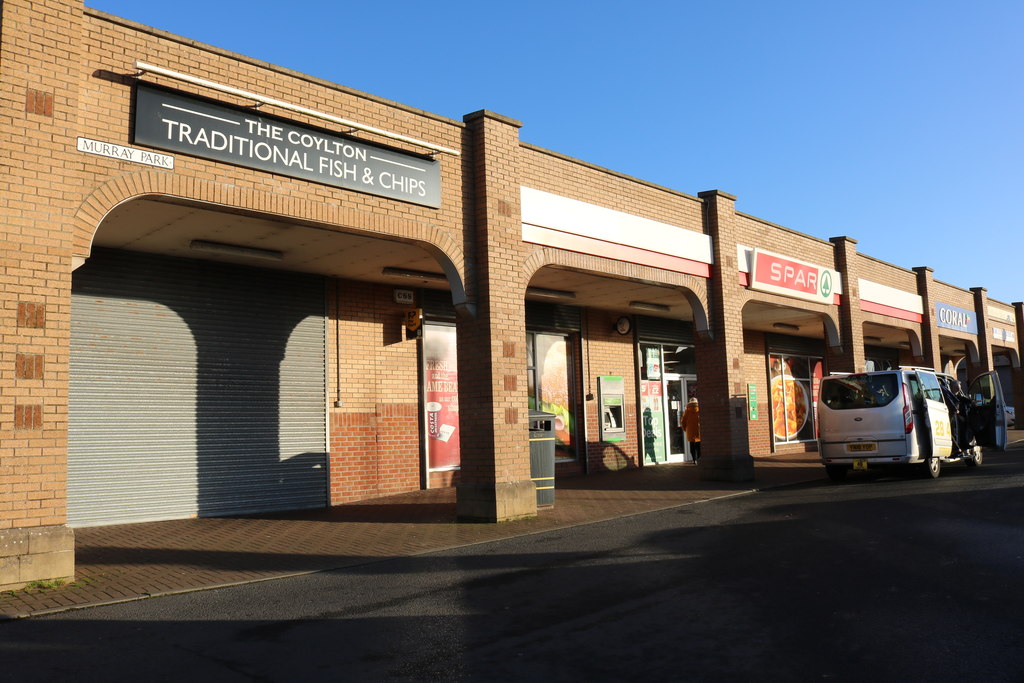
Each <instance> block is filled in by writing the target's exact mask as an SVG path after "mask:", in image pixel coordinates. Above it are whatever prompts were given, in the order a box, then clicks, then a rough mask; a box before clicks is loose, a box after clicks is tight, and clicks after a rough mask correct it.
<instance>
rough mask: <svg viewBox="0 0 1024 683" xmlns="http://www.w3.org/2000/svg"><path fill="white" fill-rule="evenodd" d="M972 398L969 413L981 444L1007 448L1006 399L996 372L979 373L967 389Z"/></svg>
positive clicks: (976, 437) (1002, 449) (972, 426)
mask: <svg viewBox="0 0 1024 683" xmlns="http://www.w3.org/2000/svg"><path fill="white" fill-rule="evenodd" d="M967 395H968V396H969V397H970V399H971V409H970V414H969V415H968V420H969V421H970V425H971V431H973V432H974V438H975V440H977V442H978V445H979V446H989V447H990V448H995V449H997V450H1000V451H1005V450H1006V401H1005V400H1004V399H1003V388H1002V386H1000V384H999V378H998V377H997V376H996V373H994V372H986V373H985V374H983V375H978V376H977V377H975V378H974V381H973V382H971V388H970V389H969V390H968V391H967Z"/></svg>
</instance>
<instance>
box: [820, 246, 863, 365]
mask: <svg viewBox="0 0 1024 683" xmlns="http://www.w3.org/2000/svg"><path fill="white" fill-rule="evenodd" d="M829 241H830V242H832V245H833V248H834V250H835V262H836V270H838V271H839V273H840V274H841V275H842V276H843V291H842V295H843V301H842V304H841V305H840V306H839V337H840V339H842V342H843V347H842V349H841V350H840V351H839V352H838V353H833V354H832V355H831V356H830V357H829V370H831V371H834V372H863V371H864V367H865V360H864V314H863V313H862V312H861V310H860V269H859V268H858V267H857V240H855V239H852V238H850V237H832V238H830V239H829Z"/></svg>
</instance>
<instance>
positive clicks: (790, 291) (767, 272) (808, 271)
mask: <svg viewBox="0 0 1024 683" xmlns="http://www.w3.org/2000/svg"><path fill="white" fill-rule="evenodd" d="M752 258H753V261H752V263H751V267H750V273H751V275H750V288H751V289H756V290H758V291H762V292H771V293H772V294H781V295H783V296H791V297H795V298H797V299H805V300H807V301H814V302H817V303H821V304H831V303H833V301H834V297H835V290H836V287H837V286H838V284H839V272H838V271H835V270H832V269H831V268H825V267H824V266H818V265H815V264H813V263H806V262H804V261H798V260H796V259H792V258H789V257H788V256H780V255H778V254H773V253H771V252H767V251H761V250H760V249H754V253H753V257H752Z"/></svg>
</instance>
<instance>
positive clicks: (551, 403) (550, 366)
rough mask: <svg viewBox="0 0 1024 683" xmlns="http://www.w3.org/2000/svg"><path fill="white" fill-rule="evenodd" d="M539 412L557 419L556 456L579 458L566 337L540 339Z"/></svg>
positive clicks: (538, 350)
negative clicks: (574, 436)
mask: <svg viewBox="0 0 1024 683" xmlns="http://www.w3.org/2000/svg"><path fill="white" fill-rule="evenodd" d="M537 357H538V359H539V363H538V368H537V370H538V373H539V375H540V389H541V390H540V406H539V409H540V410H543V411H544V412H546V413H552V414H553V415H554V416H555V456H556V457H559V458H564V457H568V458H571V457H575V450H574V448H575V447H574V445H573V411H572V403H571V401H570V396H571V392H570V385H569V354H568V345H567V344H566V341H565V338H564V337H562V336H555V335H546V334H538V335H537Z"/></svg>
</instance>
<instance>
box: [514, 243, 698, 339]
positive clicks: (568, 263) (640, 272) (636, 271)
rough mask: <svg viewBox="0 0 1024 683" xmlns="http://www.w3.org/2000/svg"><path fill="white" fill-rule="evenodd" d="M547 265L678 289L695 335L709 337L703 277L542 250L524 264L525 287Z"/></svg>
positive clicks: (523, 293) (532, 254)
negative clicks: (688, 307)
mask: <svg viewBox="0 0 1024 683" xmlns="http://www.w3.org/2000/svg"><path fill="white" fill-rule="evenodd" d="M546 266H564V267H566V268H571V269H573V270H579V271H582V272H586V273H591V274H594V275H601V276H606V277H608V276H610V277H617V278H622V279H629V280H642V281H644V282H648V283H656V284H658V285H660V286H664V287H667V288H673V289H677V290H678V291H679V293H680V295H681V296H682V297H683V298H685V299H686V302H687V303H688V304H689V305H690V308H691V309H692V310H693V325H694V332H695V333H696V334H697V335H699V336H701V337H710V328H709V325H708V293H707V284H706V283H705V282H704V280H703V279H702V278H699V277H696V276H694V275H687V274H685V273H676V272H673V271H666V270H660V269H658V268H652V267H650V266H642V265H638V264H634V263H626V262H623V261H611V260H608V259H603V258H599V257H596V256H588V255H585V254H577V253H574V252H567V251H562V250H560V249H552V248H549V247H542V248H539V249H536V250H535V251H533V253H531V254H530V256H529V257H528V258H527V259H526V260H525V261H524V262H523V273H524V280H523V282H524V285H523V286H524V288H525V286H526V283H529V281H530V280H531V279H532V278H533V276H534V275H535V274H536V273H537V272H538V271H539V270H541V269H542V268H544V267H546ZM525 295H526V292H525V289H524V291H523V292H520V296H524V297H525Z"/></svg>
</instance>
